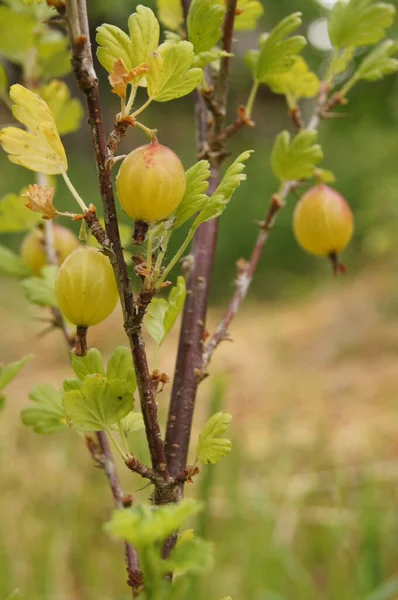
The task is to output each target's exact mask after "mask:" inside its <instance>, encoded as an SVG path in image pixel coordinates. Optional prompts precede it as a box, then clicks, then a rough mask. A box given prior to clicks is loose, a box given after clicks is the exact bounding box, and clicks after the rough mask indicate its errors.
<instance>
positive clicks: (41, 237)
mask: <svg viewBox="0 0 398 600" xmlns="http://www.w3.org/2000/svg"><path fill="white" fill-rule="evenodd" d="M78 245H79V240H78V239H77V237H76V236H75V234H74V233H73V232H72V231H71V230H70V229H67V228H66V227H61V226H60V225H54V250H55V253H56V255H57V258H58V264H59V265H61V264H62V263H63V262H64V260H65V259H66V258H67V257H68V256H69V254H70V253H71V252H73V250H76V248H77V247H78ZM20 253H21V257H22V259H23V261H24V262H25V263H26V264H27V265H29V267H30V268H31V269H32V271H33V272H34V273H36V274H37V275H38V274H39V273H40V271H41V269H42V268H43V267H44V266H45V265H46V264H47V263H48V259H47V254H46V249H45V234H44V230H43V229H41V228H40V227H38V228H37V229H34V230H33V231H30V232H29V233H28V234H27V235H26V236H25V238H24V239H23V241H22V245H21V250H20Z"/></svg>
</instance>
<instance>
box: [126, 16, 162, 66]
mask: <svg viewBox="0 0 398 600" xmlns="http://www.w3.org/2000/svg"><path fill="white" fill-rule="evenodd" d="M128 27H129V32H130V39H131V45H132V66H133V67H138V65H141V64H142V63H145V62H146V61H147V60H148V58H149V56H151V55H152V53H153V52H155V50H156V48H157V47H158V45H159V36H160V29H159V22H158V20H157V18H156V17H155V15H154V13H153V11H152V10H151V9H150V8H147V7H146V6H142V5H141V4H139V5H138V6H137V9H136V12H135V13H133V14H132V15H131V16H130V17H129V20H128Z"/></svg>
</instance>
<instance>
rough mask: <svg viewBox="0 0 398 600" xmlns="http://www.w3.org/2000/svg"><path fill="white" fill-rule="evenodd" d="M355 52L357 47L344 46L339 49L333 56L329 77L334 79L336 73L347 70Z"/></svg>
mask: <svg viewBox="0 0 398 600" xmlns="http://www.w3.org/2000/svg"><path fill="white" fill-rule="evenodd" d="M354 54H355V48H343V49H342V50H338V51H337V52H336V53H335V54H334V55H333V56H332V61H331V65H330V67H329V69H328V73H329V79H333V78H334V77H335V76H336V75H340V73H344V72H345V71H347V69H348V67H349V65H350V63H351V62H352V60H353V58H354Z"/></svg>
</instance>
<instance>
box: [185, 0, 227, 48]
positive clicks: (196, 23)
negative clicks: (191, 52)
mask: <svg viewBox="0 0 398 600" xmlns="http://www.w3.org/2000/svg"><path fill="white" fill-rule="evenodd" d="M223 20H224V8H223V6H220V5H219V4H216V3H215V2H214V0H192V2H191V6H190V8H189V13H188V18H187V28H188V39H189V41H190V42H192V44H193V46H194V49H195V54H199V52H207V51H208V50H210V49H211V48H212V47H213V46H215V45H216V44H217V42H218V40H219V39H220V37H221V26H222V22H223Z"/></svg>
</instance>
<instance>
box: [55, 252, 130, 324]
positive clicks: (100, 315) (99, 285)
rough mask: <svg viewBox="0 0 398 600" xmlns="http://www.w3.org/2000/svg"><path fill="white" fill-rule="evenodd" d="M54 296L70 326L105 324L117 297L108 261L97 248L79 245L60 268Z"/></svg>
mask: <svg viewBox="0 0 398 600" xmlns="http://www.w3.org/2000/svg"><path fill="white" fill-rule="evenodd" d="M55 296H56V298H57V303H58V306H59V308H60V309H61V311H62V313H63V314H64V316H65V317H66V318H67V319H68V321H70V323H73V324H74V325H77V326H78V327H89V326H91V325H97V324H98V323H101V321H104V320H105V319H106V318H107V317H109V315H110V314H111V313H112V312H113V310H114V308H115V306H116V304H117V301H118V297H119V296H118V291H117V286H116V280H115V276H114V273H113V269H112V267H111V264H110V262H109V259H108V258H107V257H106V256H104V255H103V254H101V252H99V251H98V250H97V249H96V248H90V247H89V246H80V247H79V248H78V249H77V250H75V251H74V252H72V254H70V256H68V258H67V259H66V260H65V262H64V263H63V265H62V266H61V268H60V270H59V272H58V275H57V279H56V281H55Z"/></svg>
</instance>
